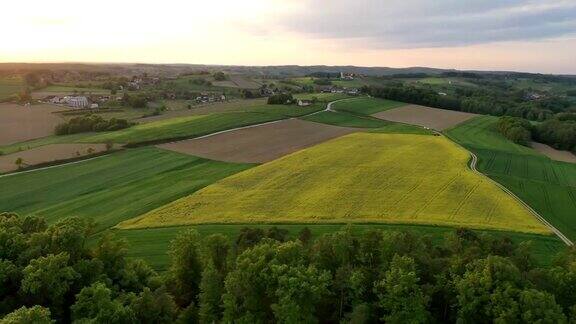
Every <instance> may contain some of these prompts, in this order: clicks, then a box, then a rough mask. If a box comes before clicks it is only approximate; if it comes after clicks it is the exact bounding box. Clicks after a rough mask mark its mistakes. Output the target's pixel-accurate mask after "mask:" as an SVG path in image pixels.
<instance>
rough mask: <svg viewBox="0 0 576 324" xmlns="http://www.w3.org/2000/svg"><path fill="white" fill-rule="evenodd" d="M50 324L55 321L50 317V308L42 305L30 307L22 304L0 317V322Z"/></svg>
mask: <svg viewBox="0 0 576 324" xmlns="http://www.w3.org/2000/svg"><path fill="white" fill-rule="evenodd" d="M25 323H34V324H51V323H55V321H54V320H52V319H51V318H50V310H49V309H48V308H44V307H42V306H38V305H36V306H32V307H30V308H28V307H26V306H22V307H21V308H19V309H17V310H15V311H13V312H12V313H10V314H8V315H6V316H5V317H4V318H2V319H0V324H25Z"/></svg>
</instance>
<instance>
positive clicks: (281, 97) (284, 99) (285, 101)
mask: <svg viewBox="0 0 576 324" xmlns="http://www.w3.org/2000/svg"><path fill="white" fill-rule="evenodd" d="M293 102H294V98H293V97H292V95H291V94H277V95H273V96H270V97H268V104H269V105H290V104H292V103H293Z"/></svg>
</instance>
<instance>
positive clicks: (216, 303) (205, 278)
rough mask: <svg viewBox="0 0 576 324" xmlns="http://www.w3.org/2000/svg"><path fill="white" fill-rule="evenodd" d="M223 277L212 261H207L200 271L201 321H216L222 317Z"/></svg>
mask: <svg viewBox="0 0 576 324" xmlns="http://www.w3.org/2000/svg"><path fill="white" fill-rule="evenodd" d="M223 292H224V284H223V278H222V277H221V276H220V275H219V274H218V271H216V268H215V267H214V265H213V264H212V263H208V264H207V265H206V266H205V268H204V271H203V272H202V281H201V282H200V296H199V299H200V308H199V312H198V313H199V316H200V320H201V322H202V323H218V322H219V321H220V319H221V317H222V311H223V308H222V302H221V299H222V293H223Z"/></svg>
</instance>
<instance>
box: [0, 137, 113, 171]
mask: <svg viewBox="0 0 576 324" xmlns="http://www.w3.org/2000/svg"><path fill="white" fill-rule="evenodd" d="M105 150H106V145H104V144H52V145H46V146H41V147H36V148H33V149H30V150H26V151H21V152H17V153H12V154H6V155H0V173H2V172H9V171H15V170H17V169H18V167H19V166H18V165H17V164H16V160H18V159H21V162H22V165H21V166H22V167H30V166H34V165H38V164H43V163H49V162H54V161H59V160H67V159H73V158H78V157H82V156H86V155H91V154H95V153H99V152H103V151H105Z"/></svg>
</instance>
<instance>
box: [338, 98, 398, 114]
mask: <svg viewBox="0 0 576 324" xmlns="http://www.w3.org/2000/svg"><path fill="white" fill-rule="evenodd" d="M405 105H406V104H405V103H403V102H398V101H393V100H386V99H377V98H367V97H365V98H357V99H351V100H344V101H340V102H336V103H334V104H333V105H332V109H334V110H336V111H341V112H349V113H353V114H357V115H372V114H375V113H378V112H381V111H385V110H390V109H393V108H398V107H402V106H405Z"/></svg>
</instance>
